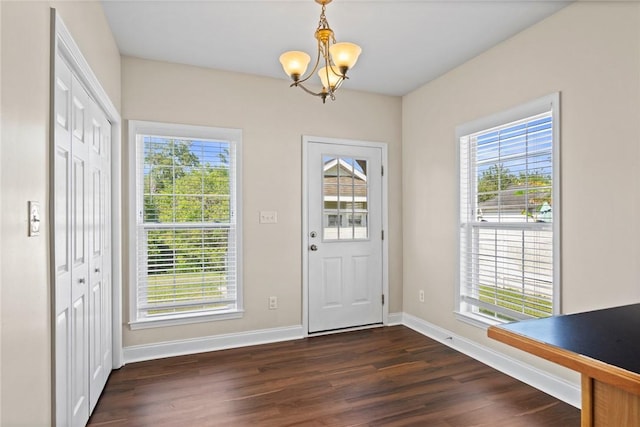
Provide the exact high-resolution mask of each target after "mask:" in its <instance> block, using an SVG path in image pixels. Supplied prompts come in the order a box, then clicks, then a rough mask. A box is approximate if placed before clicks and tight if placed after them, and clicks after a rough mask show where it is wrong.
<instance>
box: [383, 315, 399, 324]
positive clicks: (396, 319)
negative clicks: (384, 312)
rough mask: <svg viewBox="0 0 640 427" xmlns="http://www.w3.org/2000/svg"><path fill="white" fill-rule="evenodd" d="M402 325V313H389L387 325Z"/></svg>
mask: <svg viewBox="0 0 640 427" xmlns="http://www.w3.org/2000/svg"><path fill="white" fill-rule="evenodd" d="M396 325H402V313H389V315H388V316H387V324H386V325H385V326H396Z"/></svg>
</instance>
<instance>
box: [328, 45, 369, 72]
mask: <svg viewBox="0 0 640 427" xmlns="http://www.w3.org/2000/svg"><path fill="white" fill-rule="evenodd" d="M361 52H362V49H361V48H360V46H358V45H357V44H354V43H348V42H341V43H335V44H333V45H331V46H330V47H329V53H330V54H331V59H333V63H334V64H335V65H336V66H338V68H342V67H346V68H347V69H350V68H352V67H353V66H354V65H356V62H358V57H359V56H360V53H361Z"/></svg>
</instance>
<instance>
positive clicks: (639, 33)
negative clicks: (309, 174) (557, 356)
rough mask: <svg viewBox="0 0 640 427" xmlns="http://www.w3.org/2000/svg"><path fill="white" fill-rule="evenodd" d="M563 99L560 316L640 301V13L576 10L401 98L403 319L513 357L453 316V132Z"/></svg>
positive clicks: (615, 8)
mask: <svg viewBox="0 0 640 427" xmlns="http://www.w3.org/2000/svg"><path fill="white" fill-rule="evenodd" d="M556 91H560V92H561V157H562V160H561V192H562V197H561V206H562V237H561V238H562V251H561V257H560V263H561V266H562V299H563V306H562V308H563V309H562V311H563V312H564V313H571V312H577V311H583V310H590V309H597V308H602V307H609V306H615V305H622V304H629V303H634V302H640V270H639V265H640V263H639V262H638V256H639V255H640V239H639V238H640V234H639V232H640V230H639V227H638V225H637V224H638V208H639V207H640V182H639V178H640V172H639V169H640V168H639V167H638V166H639V160H640V152H639V150H640V131H639V125H638V123H639V120H638V118H639V117H640V5H639V4H638V3H635V2H623V3H616V2H606V3H601V2H577V3H574V4H572V5H571V6H569V7H567V8H565V9H563V10H561V11H560V12H558V13H557V14H555V15H553V16H551V17H549V18H548V19H546V20H545V21H542V22H541V23H539V24H537V25H535V26H533V27H531V28H529V29H528V30H526V31H524V32H522V33H520V34H518V35H516V36H515V37H513V38H511V39H510V40H508V41H506V42H504V43H502V44H500V45H498V46H497V47H495V48H493V49H490V50H489V51H487V52H485V53H483V54H481V55H480V56H478V57H476V58H475V59H473V60H471V61H469V62H467V63H466V64H464V65H462V66H460V67H458V68H457V69H455V70H453V71H451V72H449V73H447V74H446V75H444V76H442V77H441V78H439V79H437V80H435V81H433V82H431V83H429V84H427V85H425V86H423V87H422V88H420V89H418V90H416V91H414V92H412V93H411V94H409V95H407V96H405V97H404V98H403V164H402V166H403V183H404V187H403V203H404V204H403V228H404V230H405V234H404V305H403V308H404V311H405V312H406V313H410V314H412V315H415V316H418V317H420V318H422V319H425V320H427V321H429V322H431V323H434V324H436V325H438V326H440V327H443V328H446V329H449V330H451V331H454V332H455V333H456V334H459V335H461V336H464V337H467V338H470V339H472V340H475V341H477V342H480V343H482V344H486V345H489V346H492V347H495V348H499V349H505V347H503V346H502V345H500V344H497V343H494V342H491V341H490V340H488V339H487V338H486V337H485V331H484V330H482V329H480V328H476V327H473V326H470V325H468V324H465V323H462V322H460V321H459V320H456V318H455V317H454V313H453V311H454V307H455V300H454V295H455V284H456V272H457V237H456V236H457V234H456V233H457V227H456V224H457V200H458V199H457V195H458V188H457V165H456V141H455V140H454V133H455V127H456V126H457V125H459V124H463V123H465V122H468V121H471V120H474V119H478V118H481V117H484V116H487V115H490V114H493V113H496V112H499V111H502V110H505V109H507V108H509V107H512V106H517V105H519V104H521V103H524V102H526V101H529V100H533V99H535V98H538V97H540V96H543V95H547V94H550V93H552V92H556ZM420 289H424V290H425V292H426V295H427V298H426V302H425V303H419V302H418V291H419V290H420ZM505 351H506V350H505ZM508 352H509V353H511V354H515V355H517V357H520V358H525V359H527V358H526V357H525V356H524V355H523V354H521V353H519V352H516V351H508ZM536 363H537V361H536ZM540 366H542V367H544V368H546V369H554V368H551V367H550V366H548V365H543V364H542V363H540ZM561 375H566V376H569V374H568V373H567V372H564V371H562V372H561ZM571 379H573V380H575V379H576V377H575V375H571Z"/></svg>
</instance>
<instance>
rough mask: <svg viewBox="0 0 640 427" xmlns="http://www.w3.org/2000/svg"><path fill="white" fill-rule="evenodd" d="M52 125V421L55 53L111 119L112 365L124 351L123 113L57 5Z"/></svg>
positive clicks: (53, 406)
mask: <svg viewBox="0 0 640 427" xmlns="http://www.w3.org/2000/svg"><path fill="white" fill-rule="evenodd" d="M50 52H51V53H50V88H51V93H50V126H49V138H50V143H49V147H50V148H49V153H50V188H49V215H48V216H49V221H48V225H49V258H50V262H49V265H50V266H51V271H50V278H49V286H50V289H51V292H50V295H51V320H50V324H51V345H52V351H51V359H52V362H51V377H52V381H51V398H52V401H51V409H52V410H51V417H52V425H55V420H56V369H55V368H56V364H55V345H56V343H55V336H56V335H55V311H56V310H55V284H56V282H55V274H56V272H55V271H54V268H53V266H54V260H55V242H56V241H55V234H54V230H55V223H54V221H55V218H54V213H55V212H54V200H55V199H54V195H55V188H54V187H55V175H54V174H55V170H54V167H53V166H54V165H53V161H54V160H55V159H54V155H55V119H56V117H55V96H54V95H55V93H54V92H55V79H56V57H57V56H60V57H62V58H64V60H65V62H66V64H67V65H68V66H69V67H70V68H71V70H72V72H73V73H74V74H75V75H76V76H77V77H78V79H80V81H81V82H82V84H83V86H84V87H85V88H86V89H87V91H88V93H89V95H90V96H91V97H92V98H93V99H94V100H95V101H96V103H97V104H98V106H99V107H100V108H101V109H102V111H103V112H104V113H105V115H106V117H107V120H108V121H109V122H110V123H111V170H110V177H111V198H110V204H111V210H110V214H111V235H110V236H108V238H110V240H111V245H110V246H111V253H112V257H111V277H112V283H111V285H112V294H111V299H112V313H111V314H112V318H111V322H112V359H113V360H112V361H113V369H117V368H120V367H121V366H122V365H123V352H122V242H121V236H122V227H121V224H122V220H121V217H122V215H121V212H122V205H121V199H122V197H121V195H122V182H121V166H120V165H121V163H122V158H121V152H122V150H121V134H122V119H121V117H120V113H119V112H118V110H117V109H116V107H115V106H114V104H113V103H112V102H111V100H110V99H109V96H108V95H107V93H106V91H105V90H104V88H103V87H102V85H101V84H100V81H99V80H98V79H97V77H96V76H95V74H94V73H93V71H92V70H91V67H90V66H89V64H88V62H87V61H86V59H85V58H84V56H83V55H82V53H81V51H80V49H79V48H78V45H77V44H76V43H75V41H74V40H73V38H72V37H71V33H70V32H69V30H68V29H67V28H66V26H65V25H64V23H63V21H62V19H61V18H60V16H58V14H57V13H56V10H55V8H51V51H50Z"/></svg>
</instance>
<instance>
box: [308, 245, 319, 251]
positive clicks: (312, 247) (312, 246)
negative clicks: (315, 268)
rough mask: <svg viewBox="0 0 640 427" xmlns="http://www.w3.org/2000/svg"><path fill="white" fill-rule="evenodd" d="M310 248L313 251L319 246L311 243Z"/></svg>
mask: <svg viewBox="0 0 640 427" xmlns="http://www.w3.org/2000/svg"><path fill="white" fill-rule="evenodd" d="M309 249H311V250H312V251H317V250H318V247H317V246H316V245H311V246H310V247H309Z"/></svg>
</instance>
